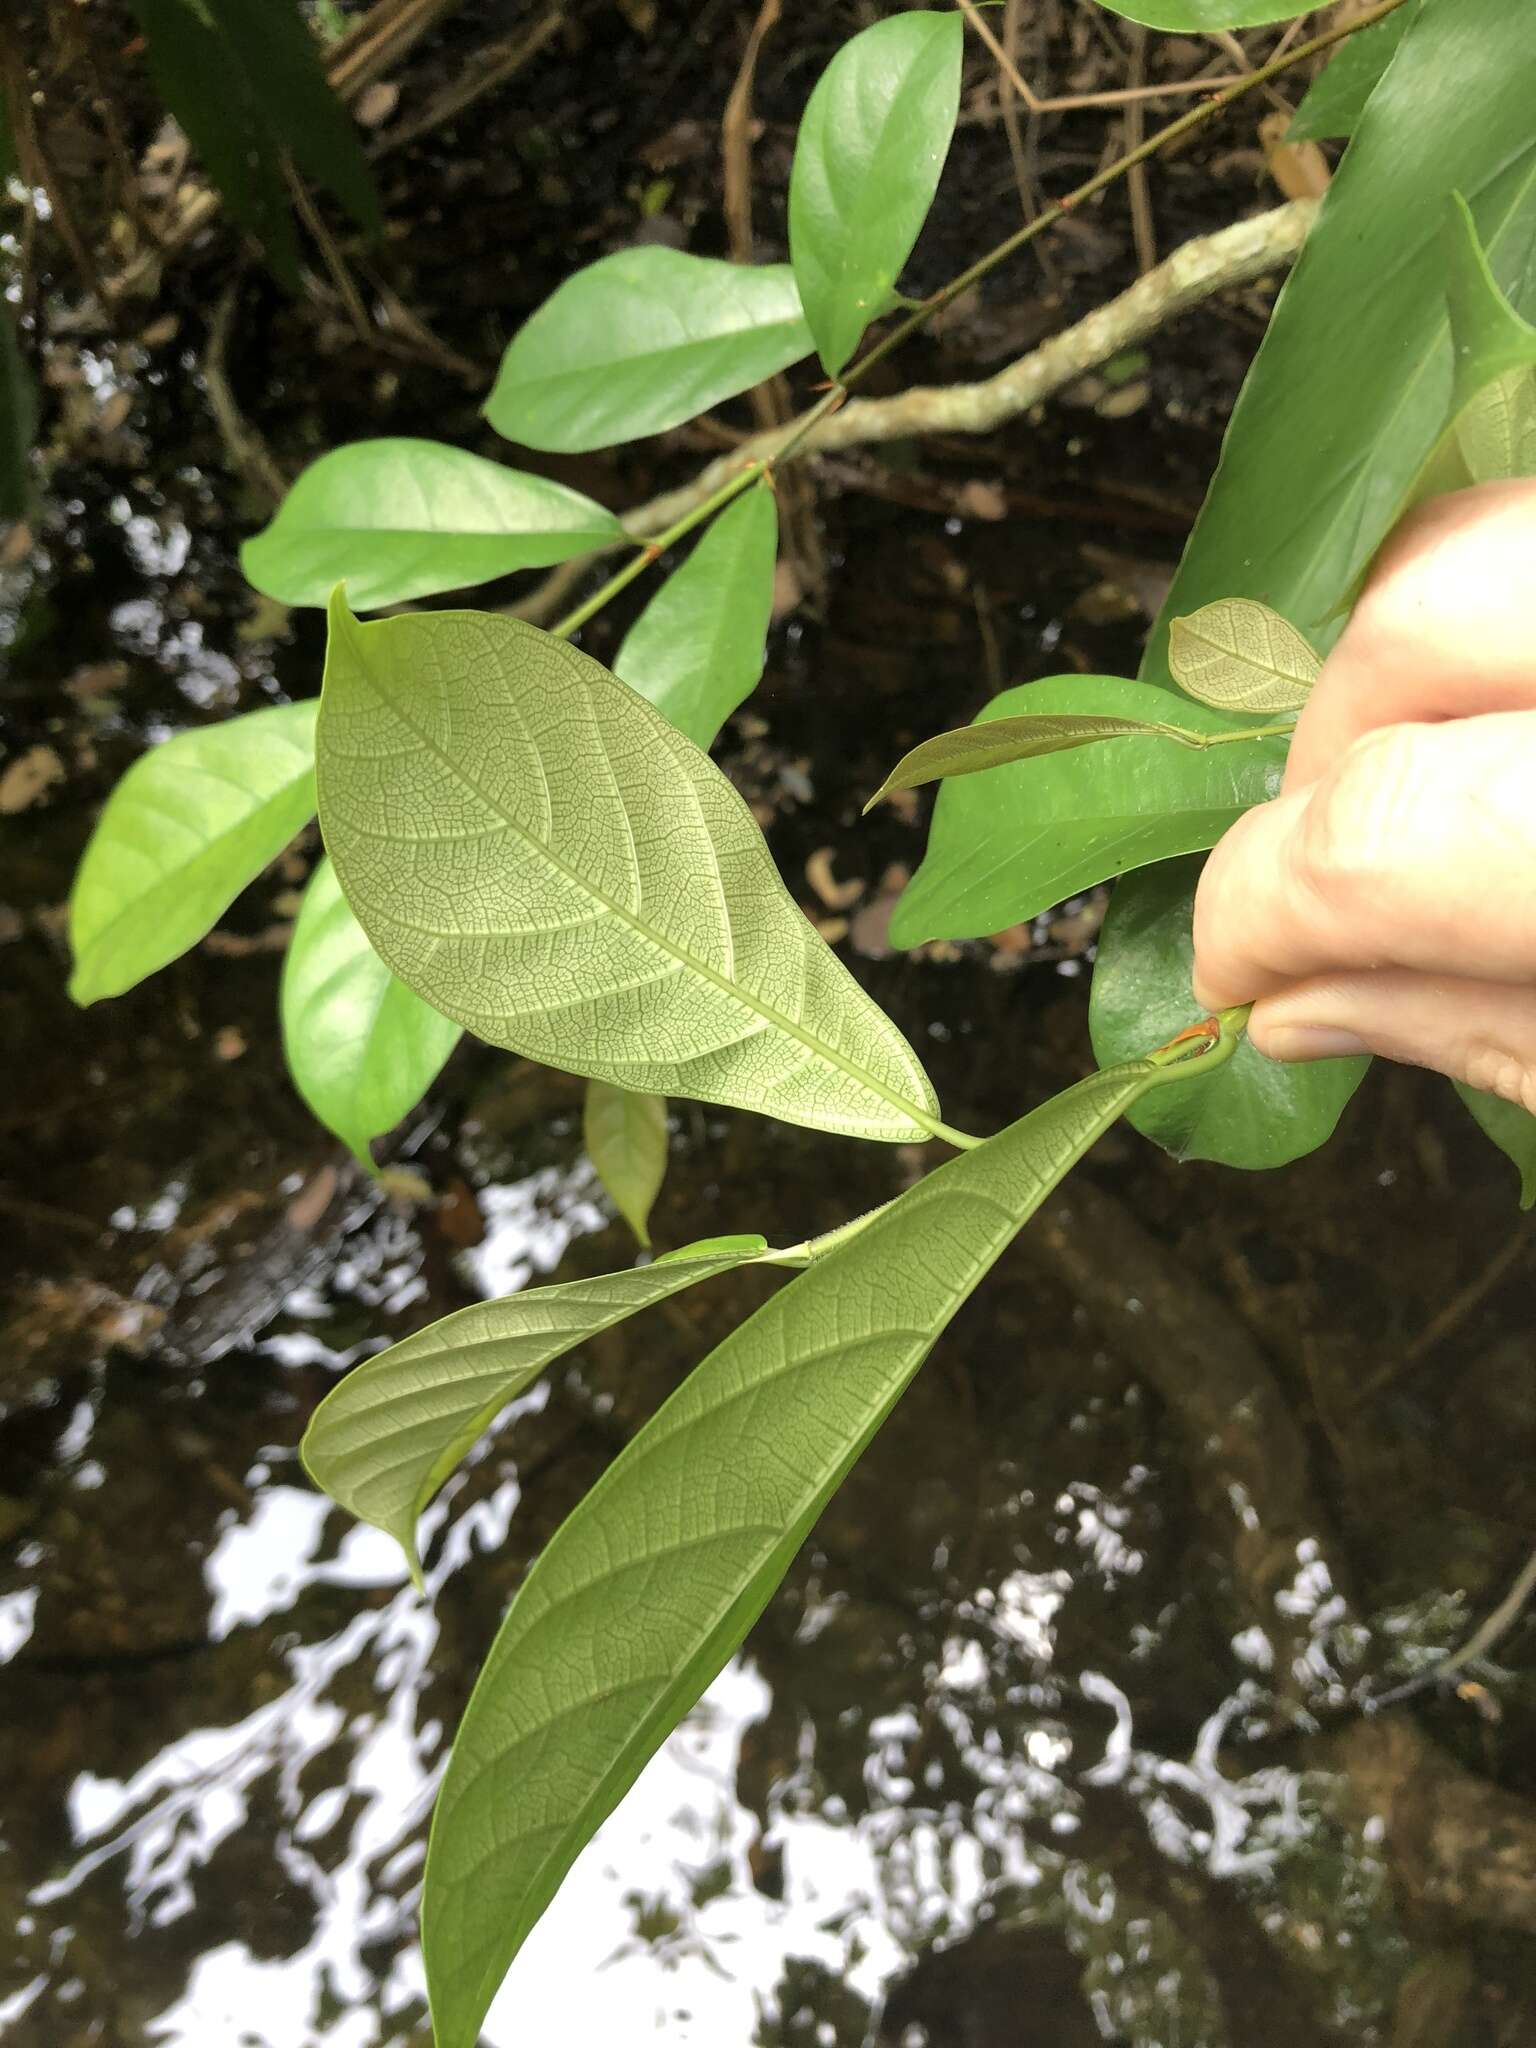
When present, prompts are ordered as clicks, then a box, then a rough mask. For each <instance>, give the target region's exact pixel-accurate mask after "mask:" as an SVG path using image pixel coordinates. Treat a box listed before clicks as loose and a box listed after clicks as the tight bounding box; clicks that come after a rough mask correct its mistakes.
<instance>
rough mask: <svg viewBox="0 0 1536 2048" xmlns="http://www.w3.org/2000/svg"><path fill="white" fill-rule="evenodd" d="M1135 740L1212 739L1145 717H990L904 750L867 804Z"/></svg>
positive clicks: (1204, 742) (1189, 742)
mask: <svg viewBox="0 0 1536 2048" xmlns="http://www.w3.org/2000/svg"><path fill="white" fill-rule="evenodd" d="M1135 739H1142V740H1145V739H1159V740H1175V741H1177V742H1178V743H1179V744H1180V745H1182V746H1186V747H1204V746H1208V745H1209V744H1210V740H1209V737H1208V736H1207V735H1206V734H1205V733H1197V732H1190V731H1188V730H1186V729H1184V728H1182V727H1180V726H1176V725H1160V724H1156V723H1149V722H1148V721H1147V720H1146V719H1142V718H1096V717H1094V716H1093V715H1092V714H1091V713H1088V712H1079V713H1075V714H1073V713H1067V712H1061V713H1052V712H1049V711H1030V712H1023V713H1021V714H1020V715H1019V716H1017V717H1014V718H994V719H991V720H989V722H988V723H987V724H985V725H961V726H957V727H956V728H955V729H954V730H953V731H952V732H941V733H936V734H935V735H934V737H933V738H932V739H931V740H924V741H923V742H922V744H921V745H920V746H916V747H913V748H912V749H911V751H910V752H909V753H906V754H903V755H902V757H901V759H900V760H899V761H898V762H897V763H896V766H895V767H894V768H893V769H892V770H891V772H890V774H889V775H887V777H886V778H885V780H884V782H882V783H881V785H880V787H879V788H878V789H877V790H876V791H875V793H874V795H873V796H872V797H871V798H870V800H869V802H868V803H867V804H866V805H865V806H864V809H865V811H866V812H868V811H872V810H873V809H874V807H875V805H876V804H877V803H879V802H880V801H881V799H882V798H883V797H887V796H889V795H890V794H891V792H892V791H893V790H897V789H919V788H921V787H922V785H923V784H924V783H925V782H939V781H945V780H949V779H952V778H953V777H954V776H957V775H979V774H980V773H981V772H982V770H983V769H985V768H1001V767H1004V766H1005V765H1006V764H1007V763H1008V762H1009V761H1034V760H1038V759H1039V758H1040V757H1041V756H1042V755H1045V754H1065V753H1069V752H1070V751H1071V749H1072V748H1073V747H1090V746H1093V745H1094V744H1095V743H1097V742H1098V741H1101V740H1135Z"/></svg>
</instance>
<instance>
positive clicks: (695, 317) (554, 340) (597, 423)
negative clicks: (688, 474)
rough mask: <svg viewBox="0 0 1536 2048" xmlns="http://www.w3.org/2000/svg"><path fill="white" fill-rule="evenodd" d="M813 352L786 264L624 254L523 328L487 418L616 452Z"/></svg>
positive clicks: (533, 438)
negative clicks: (752, 264) (616, 446)
mask: <svg viewBox="0 0 1536 2048" xmlns="http://www.w3.org/2000/svg"><path fill="white" fill-rule="evenodd" d="M810 350H811V334H810V329H809V328H808V327H807V326H806V324H805V317H804V315H803V313H802V312H801V310H800V295H799V293H798V292H797V291H796V289H795V280H794V274H793V272H792V271H791V270H790V268H789V266H788V264H783V263H780V264H774V265H772V266H769V267H766V268H756V269H753V268H749V267H747V266H746V265H745V264H739V263H721V262H718V261H716V259H715V258H713V257H709V256H689V255H686V254H684V253H683V252H682V251H681V250H678V249H663V248H659V247H658V248H644V249H621V250H620V251H619V252H618V253H617V254H616V255H613V256H604V257H602V258H600V259H599V261H598V262H596V263H590V264H588V265H587V267H586V269H585V270H578V271H577V272H576V275H575V276H574V277H570V278H567V279H566V281H565V283H564V284H563V285H561V286H560V288H559V290H558V291H556V292H554V293H552V294H551V296H550V297H549V298H547V299H546V300H545V302H544V304H543V305H542V306H540V308H539V310H538V311H537V312H536V313H535V314H534V315H533V317H532V318H531V319H529V320H527V321H525V322H524V324H523V326H522V327H520V328H519V329H518V331H517V333H516V334H515V335H514V336H513V338H512V343H511V346H510V347H509V348H508V350H507V352H506V354H505V355H504V356H503V357H502V359H501V368H500V370H499V371H498V372H497V375H496V384H495V388H494V389H493V391H492V392H491V395H490V398H489V399H488V400H487V401H486V407H485V416H486V418H487V419H488V420H489V421H490V423H491V425H492V426H493V427H494V428H495V429H496V431H497V433H498V434H505V435H506V437H507V439H508V440H509V441H520V442H521V443H522V444H523V446H524V447H526V448H546V449H553V450H558V451H560V452H562V453H574V452H576V451H579V450H582V449H587V448H608V447H611V446H613V445H614V444H615V443H617V442H620V441H636V440H638V439H639V438H640V436H641V435H642V434H659V433H661V432H663V431H664V430H665V429H666V428H667V427H675V426H679V425H681V423H682V422H683V421H684V420H691V419H692V418H693V417H694V416H695V415H696V414H697V413H701V412H706V411H708V409H709V407H710V406H712V405H718V404H719V403H720V401H721V399H723V398H734V397H735V396H736V394H737V393H738V392H739V391H750V390H751V388H752V386H753V385H754V384H760V383H761V382H762V381H763V379H764V378H765V377H772V376H774V375H775V374H776V373H777V372H778V371H780V370H785V369H788V367H789V365H790V364H791V363H797V362H798V361H799V360H800V358H801V357H802V356H804V355H809V354H810Z"/></svg>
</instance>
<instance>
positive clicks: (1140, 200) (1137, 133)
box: [1125, 23, 1157, 275]
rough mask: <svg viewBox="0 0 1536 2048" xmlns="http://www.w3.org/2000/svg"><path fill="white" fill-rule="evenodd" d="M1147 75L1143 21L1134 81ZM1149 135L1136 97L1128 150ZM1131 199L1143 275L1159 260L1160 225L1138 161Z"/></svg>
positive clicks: (1134, 46) (1136, 35) (1134, 41)
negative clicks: (1155, 218) (1153, 214)
mask: <svg viewBox="0 0 1536 2048" xmlns="http://www.w3.org/2000/svg"><path fill="white" fill-rule="evenodd" d="M1146 76H1147V32H1146V30H1145V29H1144V28H1142V27H1141V26H1140V24H1139V23H1138V24H1136V25H1135V26H1133V27H1132V29H1131V83H1132V85H1142V84H1144V83H1145V82H1146ZM1146 137H1147V109H1146V104H1145V102H1144V101H1142V100H1137V101H1136V102H1135V103H1134V104H1133V105H1131V106H1128V107H1127V108H1126V110H1125V149H1126V154H1127V155H1128V156H1134V155H1135V153H1136V151H1137V150H1138V149H1140V147H1141V145H1142V143H1143V142H1145V140H1146ZM1126 189H1127V191H1128V192H1129V193H1130V198H1131V239H1132V240H1133V241H1134V243H1135V245H1136V267H1137V269H1138V270H1139V271H1141V272H1142V274H1143V275H1145V274H1146V272H1147V271H1149V270H1150V269H1151V268H1152V266H1153V264H1154V263H1155V262H1156V261H1157V227H1156V224H1155V222H1154V221H1153V218H1152V193H1151V190H1150V187H1149V185H1148V181H1147V167H1146V165H1145V164H1144V163H1143V164H1138V165H1137V166H1136V168H1135V170H1133V171H1132V172H1131V175H1130V177H1129V178H1128V179H1127V180H1126Z"/></svg>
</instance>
